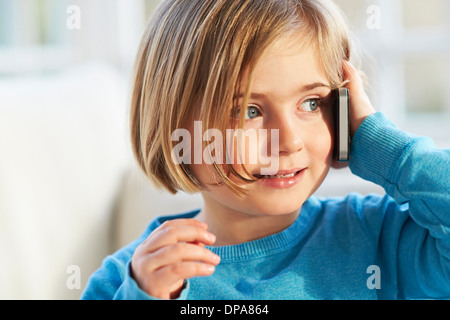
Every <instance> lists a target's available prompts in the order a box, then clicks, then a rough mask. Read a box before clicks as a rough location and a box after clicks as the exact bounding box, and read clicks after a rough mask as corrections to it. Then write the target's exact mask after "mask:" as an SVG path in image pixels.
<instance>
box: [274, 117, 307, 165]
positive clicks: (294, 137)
mask: <svg viewBox="0 0 450 320" xmlns="http://www.w3.org/2000/svg"><path fill="white" fill-rule="evenodd" d="M276 122H277V123H276V124H275V123H274V126H273V127H274V128H277V129H278V130H279V131H278V132H279V133H278V134H279V154H280V156H282V155H284V156H287V155H291V154H293V153H296V152H299V151H300V150H302V149H303V147H304V143H303V139H302V134H301V128H300V127H299V126H298V125H297V124H296V123H295V121H294V119H293V118H292V117H289V116H286V117H280V118H278V120H277V121H276Z"/></svg>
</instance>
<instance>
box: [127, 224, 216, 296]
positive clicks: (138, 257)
mask: <svg viewBox="0 0 450 320" xmlns="http://www.w3.org/2000/svg"><path fill="white" fill-rule="evenodd" d="M206 229H207V225H206V224H204V223H201V222H199V221H197V220H194V219H178V220H172V221H166V222H164V223H163V224H162V225H161V226H159V227H158V228H156V229H155V230H154V231H153V232H152V233H151V234H150V235H149V236H148V238H147V239H146V240H145V241H144V242H142V244H140V245H139V246H138V247H137V249H136V251H135V252H134V254H133V258H132V260H131V274H132V277H133V278H134V279H135V280H136V282H137V283H138V285H139V287H140V288H141V289H142V290H144V291H145V292H147V293H148V294H149V295H150V296H152V297H155V298H159V299H174V298H177V297H178V296H179V294H180V292H181V290H182V289H183V284H184V280H185V279H187V278H192V277H198V276H209V275H211V274H212V273H213V272H214V268H215V266H216V265H218V264H219V262H220V258H219V256H217V255H215V254H214V253H212V252H211V251H210V250H208V249H206V248H204V246H205V245H212V244H213V243H214V242H215V240H216V237H215V236H214V235H213V234H212V233H209V232H208V231H206Z"/></svg>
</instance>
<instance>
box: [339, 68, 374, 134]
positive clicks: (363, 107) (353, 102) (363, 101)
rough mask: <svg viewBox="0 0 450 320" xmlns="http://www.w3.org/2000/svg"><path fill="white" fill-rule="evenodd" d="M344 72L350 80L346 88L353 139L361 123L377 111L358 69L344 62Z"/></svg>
mask: <svg viewBox="0 0 450 320" xmlns="http://www.w3.org/2000/svg"><path fill="white" fill-rule="evenodd" d="M343 70H344V76H345V78H346V79H347V80H349V82H348V83H347V85H346V86H347V88H348V90H349V92H350V135H351V137H353V135H354V133H355V132H356V131H357V129H358V128H359V126H360V125H361V123H362V122H363V121H364V120H365V119H366V118H367V117H368V116H369V115H371V114H373V113H375V109H374V108H373V106H372V104H371V102H370V99H369V97H368V96H367V94H366V92H365V91H364V86H363V81H362V79H361V77H360V76H359V74H358V71H357V69H356V68H355V67H354V66H353V65H352V64H351V63H350V62H347V61H344V62H343Z"/></svg>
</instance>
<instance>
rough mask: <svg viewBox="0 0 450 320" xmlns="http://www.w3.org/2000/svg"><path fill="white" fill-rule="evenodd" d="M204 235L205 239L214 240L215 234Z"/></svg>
mask: <svg viewBox="0 0 450 320" xmlns="http://www.w3.org/2000/svg"><path fill="white" fill-rule="evenodd" d="M205 236H206V240H208V241H211V242H216V236H215V235H213V234H212V233H207V234H206V235H205Z"/></svg>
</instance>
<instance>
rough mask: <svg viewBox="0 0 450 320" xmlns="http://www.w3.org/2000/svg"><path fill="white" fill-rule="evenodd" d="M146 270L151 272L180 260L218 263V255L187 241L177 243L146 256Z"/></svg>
mask: <svg viewBox="0 0 450 320" xmlns="http://www.w3.org/2000/svg"><path fill="white" fill-rule="evenodd" d="M147 260H148V265H147V266H146V270H147V272H153V271H154V270H157V269H159V268H161V267H164V266H166V265H170V264H176V263H178V262H181V261H197V262H204V263H207V264H212V265H218V264H219V263H220V257H219V256H218V255H216V254H214V253H213V252H212V251H210V250H208V249H206V248H204V247H201V246H198V245H195V244H189V243H177V244H174V245H170V246H166V247H163V248H161V249H159V250H158V251H156V252H154V253H152V254H149V255H148V256H147Z"/></svg>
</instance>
